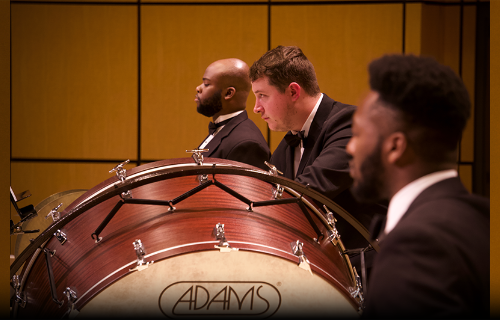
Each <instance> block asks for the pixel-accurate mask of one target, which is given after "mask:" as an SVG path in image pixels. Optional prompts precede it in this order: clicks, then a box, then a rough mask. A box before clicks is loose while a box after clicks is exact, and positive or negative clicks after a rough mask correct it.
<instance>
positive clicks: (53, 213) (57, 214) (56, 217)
mask: <svg viewBox="0 0 500 320" xmlns="http://www.w3.org/2000/svg"><path fill="white" fill-rule="evenodd" d="M62 205H63V204H62V203H60V204H59V205H58V206H57V207H55V208H54V209H52V210H50V212H49V214H47V216H45V219H48V218H49V217H52V220H54V222H56V221H57V220H59V219H60V218H61V213H60V212H58V211H57V210H58V209H59V208H60V207H61V206H62Z"/></svg>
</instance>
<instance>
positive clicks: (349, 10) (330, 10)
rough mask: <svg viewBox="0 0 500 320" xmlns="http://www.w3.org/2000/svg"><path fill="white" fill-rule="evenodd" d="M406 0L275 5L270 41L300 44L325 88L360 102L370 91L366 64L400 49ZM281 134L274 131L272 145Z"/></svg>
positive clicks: (343, 98)
mask: <svg viewBox="0 0 500 320" xmlns="http://www.w3.org/2000/svg"><path fill="white" fill-rule="evenodd" d="M402 8H403V7H402V4H364V5H315V6H312V5H297V6H277V7H273V8H272V10H271V14H272V16H271V32H272V34H271V44H272V45H271V46H272V47H273V48H274V47H276V46H278V45H296V46H299V47H300V48H301V49H302V50H303V51H304V53H305V55H306V56H307V57H308V59H309V60H310V61H311V62H312V63H313V65H314V67H315V70H316V75H317V77H318V82H319V86H320V88H321V91H322V92H324V93H326V94H327V95H329V96H330V97H331V98H333V99H335V100H338V101H341V102H343V103H350V104H359V102H360V101H361V98H362V96H363V95H364V94H365V93H366V92H367V91H368V87H369V86H368V73H367V65H368V63H369V62H370V61H371V60H373V59H374V58H377V57H379V56H381V55H383V54H385V53H401V50H402V34H403V31H402V30H403V29H402V20H403V11H402ZM282 137H283V134H282V133H274V132H272V133H271V150H274V149H275V148H276V147H277V145H278V143H279V141H280V140H281V138H282Z"/></svg>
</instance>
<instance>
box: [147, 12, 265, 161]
mask: <svg viewBox="0 0 500 320" xmlns="http://www.w3.org/2000/svg"><path fill="white" fill-rule="evenodd" d="M141 13H142V16H141V21H142V26H141V32H142V33H141V34H142V40H141V44H142V45H141V47H142V51H141V57H142V59H141V60H142V64H141V71H142V80H141V81H142V115H141V119H142V131H141V139H142V140H141V146H142V158H143V159H154V160H159V159H168V158H178V157H189V155H188V154H186V152H185V151H186V150H187V149H193V148H196V147H198V145H199V144H200V143H201V142H202V141H203V139H204V138H205V137H206V136H207V134H208V123H209V121H211V118H206V117H204V116H202V115H200V114H198V113H197V112H196V103H195V102H194V97H195V94H196V86H198V85H199V84H200V83H202V77H203V73H204V72H205V69H206V67H208V65H209V64H210V63H212V62H214V61H216V60H219V59H224V58H239V59H241V60H243V61H245V62H247V64H248V65H251V64H252V63H253V62H254V61H255V60H257V59H258V58H259V57H260V56H261V55H262V54H263V53H264V52H265V51H266V48H267V8H266V7H265V6H246V5H245V6H237V5H232V6H218V5H210V6H202V5H199V6H198V5H192V6H153V5H150V6H143V7H142V9H141ZM254 104H255V97H254V96H253V94H252V93H250V96H249V100H248V101H247V112H248V114H249V116H250V117H251V118H252V119H253V120H254V121H255V122H256V124H257V125H258V126H259V127H260V129H261V130H262V132H263V134H264V137H266V136H267V124H266V123H265V122H264V121H262V120H260V118H259V116H258V115H255V114H254V113H253V111H252V109H253V106H254Z"/></svg>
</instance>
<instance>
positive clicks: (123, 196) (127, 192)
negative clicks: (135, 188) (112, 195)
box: [121, 190, 132, 199]
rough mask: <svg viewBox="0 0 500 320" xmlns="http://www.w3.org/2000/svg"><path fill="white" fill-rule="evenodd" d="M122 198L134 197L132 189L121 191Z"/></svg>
mask: <svg viewBox="0 0 500 320" xmlns="http://www.w3.org/2000/svg"><path fill="white" fill-rule="evenodd" d="M121 197H122V199H132V193H130V190H127V191H124V192H122V193H121Z"/></svg>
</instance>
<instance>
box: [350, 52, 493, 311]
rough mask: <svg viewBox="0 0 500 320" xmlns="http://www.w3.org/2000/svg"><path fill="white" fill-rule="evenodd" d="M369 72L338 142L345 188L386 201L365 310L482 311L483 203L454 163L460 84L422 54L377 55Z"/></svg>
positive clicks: (462, 113) (462, 112)
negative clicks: (365, 90)
mask: <svg viewBox="0 0 500 320" xmlns="http://www.w3.org/2000/svg"><path fill="white" fill-rule="evenodd" d="M369 73H370V87H371V92H370V93H369V94H368V96H367V97H366V99H365V101H364V103H363V104H362V105H361V106H360V107H359V108H358V109H357V111H356V112H355V114H354V118H353V137H352V138H351V140H350V141H349V143H348V145H347V152H348V153H349V154H350V155H351V156H352V159H351V161H350V163H349V164H350V174H351V176H352V178H353V180H354V183H353V187H352V191H353V194H354V196H355V197H357V198H358V199H359V200H360V201H365V202H373V201H380V200H389V201H390V202H389V207H388V212H387V221H386V223H385V226H384V227H383V228H382V234H381V235H380V236H379V240H380V248H381V249H380V252H379V253H378V254H377V256H376V257H375V261H374V266H373V269H372V273H371V276H370V279H369V282H368V287H367V292H366V296H365V298H366V309H365V312H364V316H366V317H367V318H382V317H383V318H388V317H398V318H415V317H418V318H431V317H438V318H440V317H452V318H464V317H471V318H480V317H489V280H490V276H489V274H490V268H489V265H490V263H489V254H490V250H489V241H490V237H489V201H488V200H486V199H484V198H482V197H479V196H475V195H472V194H470V193H469V192H468V191H467V190H466V189H465V187H464V186H463V185H462V183H461V181H460V179H459V178H458V174H457V171H456V167H457V164H456V161H457V146H458V143H459V141H460V137H461V134H462V131H463V129H464V127H465V124H466V122H467V119H468V118H469V116H470V101H469V96H468V94H467V90H466V89H465V86H464V84H463V83H462V81H461V80H460V78H459V77H458V76H457V75H456V74H455V73H454V72H453V71H452V70H451V69H450V68H448V67H445V66H443V65H440V64H439V63H437V62H436V61H434V60H433V59H430V58H422V57H415V56H401V55H392V56H384V57H382V58H380V59H378V60H375V61H373V62H372V63H371V64H370V66H369Z"/></svg>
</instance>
